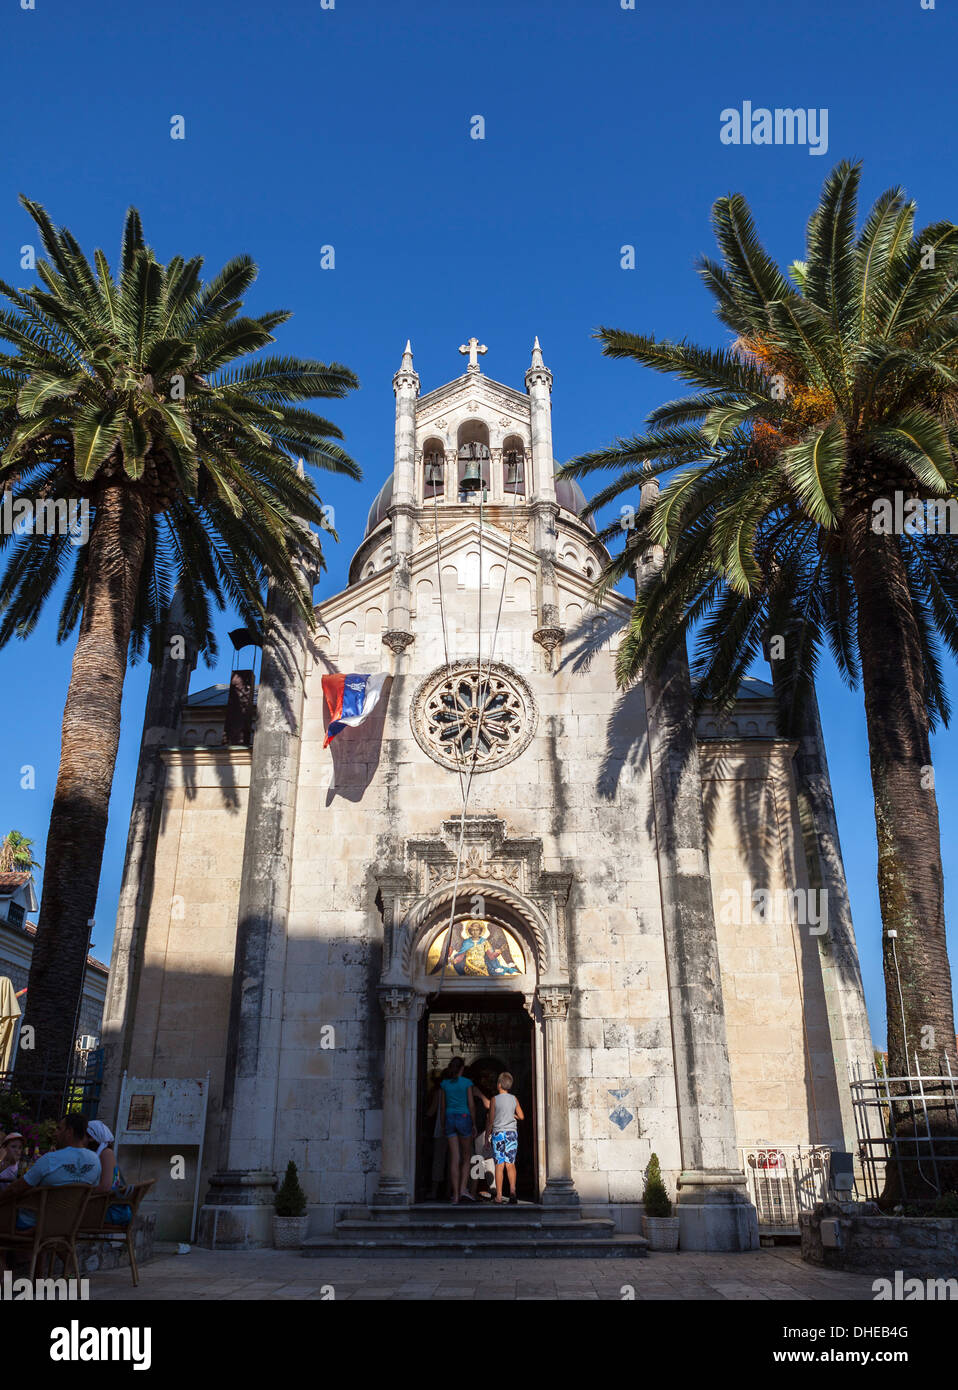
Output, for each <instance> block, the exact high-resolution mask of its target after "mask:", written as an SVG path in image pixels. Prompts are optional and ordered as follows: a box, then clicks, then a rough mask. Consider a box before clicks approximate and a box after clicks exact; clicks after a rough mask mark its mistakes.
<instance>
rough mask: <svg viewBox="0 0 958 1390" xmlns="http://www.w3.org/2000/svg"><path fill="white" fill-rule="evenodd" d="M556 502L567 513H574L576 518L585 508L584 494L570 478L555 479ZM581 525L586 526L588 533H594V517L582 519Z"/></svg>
mask: <svg viewBox="0 0 958 1390" xmlns="http://www.w3.org/2000/svg"><path fill="white" fill-rule="evenodd" d="M556 501H557V502H558V504H559V506H560V507H563V508H564V509H565V510H566V511H567V512H574V513H575V515H576V516H578V515H579V513H580V512H581V510H582V508H583V507H584V506H585V493H584V492H583V491H582V489H581V487H580V486H579V484H578V483H577V482H575V481H574V480H573V479H572V478H556ZM582 524H583V526H588V528H589V530H590V531H595V518H594V517H591V516H585V517H583V518H582Z"/></svg>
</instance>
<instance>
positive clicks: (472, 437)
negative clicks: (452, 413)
mask: <svg viewBox="0 0 958 1390" xmlns="http://www.w3.org/2000/svg"><path fill="white" fill-rule="evenodd" d="M457 445H458V449H457V457H458V466H459V475H458V479H459V501H460V502H468V501H469V500H470V498H472V497H473V496H475V495H476V494H477V493H488V491H489V485H490V464H491V456H490V453H489V430H488V427H487V426H486V425H484V424H483V423H482V421H481V420H467V421H465V423H464V424H462V425H460V427H459V433H458V436H457Z"/></svg>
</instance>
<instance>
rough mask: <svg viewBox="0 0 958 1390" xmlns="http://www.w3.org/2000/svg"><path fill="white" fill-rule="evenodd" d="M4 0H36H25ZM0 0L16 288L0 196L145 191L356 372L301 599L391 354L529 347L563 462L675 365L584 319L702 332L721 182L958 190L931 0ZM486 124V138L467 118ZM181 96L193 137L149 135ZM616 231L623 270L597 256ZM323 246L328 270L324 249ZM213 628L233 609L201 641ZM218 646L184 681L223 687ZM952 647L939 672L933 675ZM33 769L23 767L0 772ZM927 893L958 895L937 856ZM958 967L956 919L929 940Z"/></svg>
mask: <svg viewBox="0 0 958 1390" xmlns="http://www.w3.org/2000/svg"><path fill="white" fill-rule="evenodd" d="M25 2H26V0H25ZM35 3H36V8H35V9H33V10H23V9H22V8H20V7H18V5H17V3H16V0H8V3H7V4H6V5H4V6H3V10H2V15H0V76H2V82H0V104H2V114H3V126H4V131H5V139H4V161H3V165H2V168H0V276H2V277H3V278H4V279H8V280H12V281H13V282H14V283H16V284H23V283H25V282H26V280H27V279H28V276H27V273H26V272H24V271H22V270H21V269H20V247H21V246H22V245H23V244H24V243H26V242H30V241H32V240H34V237H33V234H32V224H31V223H30V221H29V219H28V218H27V217H26V214H25V213H24V212H23V211H22V209H20V208H19V206H18V204H17V202H16V197H17V194H18V193H19V192H24V193H26V194H27V195H28V196H30V197H32V198H36V199H38V200H39V201H40V202H42V203H44V204H45V205H46V207H47V208H48V210H49V211H50V213H51V215H52V216H53V218H54V220H55V221H57V222H65V223H66V224H67V225H69V226H70V228H71V229H72V231H73V232H74V233H75V234H76V235H77V236H78V237H79V239H80V241H81V242H82V244H83V245H84V246H85V247H86V248H87V249H88V250H91V251H92V248H93V247H94V246H103V248H104V249H105V250H106V251H107V254H108V255H109V257H110V259H111V260H113V259H114V258H115V255H116V251H117V247H118V243H119V236H120V229H121V225H122V218H123V213H124V210H125V209H126V207H127V206H128V205H129V204H130V203H133V204H135V205H136V206H137V207H138V208H139V209H140V211H141V213H142V215H143V219H144V224H145V229H146V234H147V237H148V239H149V240H150V241H151V242H152V244H153V245H154V246H155V247H156V250H157V253H158V254H159V256H160V257H161V258H162V259H167V258H168V257H169V256H171V255H173V254H175V253H182V254H184V255H193V254H200V253H201V254H203V255H204V256H205V257H206V263H207V268H208V269H209V270H210V271H211V272H212V271H213V270H215V269H217V268H218V267H219V265H220V264H221V263H222V262H223V261H224V260H226V259H227V258H228V257H229V256H231V255H234V254H236V253H239V252H247V253H249V254H250V255H252V256H253V257H254V259H255V260H256V261H257V262H258V264H259V266H260V279H259V282H258V284H257V285H256V286H255V287H254V290H253V292H252V294H251V296H250V301H249V302H250V305H251V307H252V308H253V309H254V310H257V311H262V310H265V309H267V308H276V307H284V308H289V309H292V310H294V311H295V317H294V319H293V320H292V322H291V323H289V324H288V325H286V327H285V328H283V329H281V330H279V333H280V337H279V350H283V351H289V352H296V353H300V354H302V355H307V356H314V357H319V358H323V359H326V360H337V361H340V362H344V363H346V364H347V365H348V366H350V367H351V368H352V369H353V370H354V371H355V372H356V373H357V374H358V376H359V378H360V381H361V383H362V389H361V390H360V391H359V392H357V393H356V394H355V395H354V396H353V397H351V398H350V399H349V400H348V401H346V402H343V403H340V404H333V405H332V406H331V408H330V412H329V413H330V414H331V415H332V416H333V418H335V419H336V420H337V422H338V423H339V424H340V425H341V426H342V428H343V429H344V431H345V433H346V445H347V448H348V449H349V450H350V452H351V453H352V454H353V456H354V457H355V458H356V459H357V460H358V461H359V462H360V463H361V465H362V468H363V471H364V479H363V482H362V483H361V484H358V485H357V484H354V483H349V484H346V483H338V482H337V481H335V480H326V479H320V484H319V485H320V491H321V494H322V496H323V498H324V501H327V502H329V503H331V504H332V505H333V506H334V507H335V508H336V519H337V525H338V529H339V532H340V536H341V544H340V545H339V546H338V547H337V546H332V547H330V550H329V553H328V566H329V568H328V573H327V575H326V576H324V580H323V584H322V586H321V589H320V591H319V594H320V595H322V594H324V593H325V594H329V593H333V592H335V591H336V590H338V589H339V588H341V587H342V585H343V582H344V578H345V569H346V565H347V564H348V560H349V557H350V555H351V554H352V551H353V550H354V549H355V546H356V544H357V543H358V541H359V539H360V537H361V535H362V529H363V523H364V519H365V515H366V511H367V509H368V506H369V503H370V501H371V499H372V497H373V495H374V493H375V491H376V489H377V488H378V487H379V485H380V483H381V482H382V480H383V479H384V477H385V476H386V474H387V472H388V471H389V469H390V468H391V462H392V458H391V451H392V430H393V397H392V391H391V387H390V380H391V377H392V373H393V372H394V371H395V370H396V367H397V366H398V364H399V358H400V354H401V350H402V347H403V344H404V343H405V340H406V338H407V337H411V338H412V342H413V348H414V351H415V354H416V367H417V369H418V371H419V374H420V377H421V379H422V386H423V391H427V390H430V389H431V388H432V387H434V386H437V385H440V384H441V383H443V382H444V381H447V380H449V379H451V378H452V377H454V376H456V375H458V374H459V373H460V371H461V370H462V361H463V360H462V358H460V356H459V354H458V352H457V348H458V345H459V344H460V343H461V342H464V341H465V340H466V339H467V338H468V337H469V336H470V335H471V334H473V333H475V334H476V335H478V336H479V338H480V340H481V341H482V342H484V343H486V344H488V346H489V352H488V354H487V356H486V357H485V358H484V359H483V363H482V365H483V370H484V371H486V372H487V373H488V374H489V375H491V376H493V377H495V378H497V379H499V380H501V381H504V382H507V383H509V384H511V385H514V386H517V387H519V388H520V389H521V388H522V375H523V372H524V370H525V368H526V366H527V365H528V361H529V350H530V346H531V343H532V339H533V336H534V335H535V334H538V335H539V337H540V339H541V342H542V346H543V351H544V354H545V359H546V362H547V363H548V365H549V366H550V367H551V368H552V370H553V372H554V374H555V387H554V398H553V404H554V416H553V424H554V439H555V447H556V454H557V456H558V457H559V458H560V459H563V460H564V459H567V458H570V457H572V456H573V455H575V454H577V453H579V452H582V451H584V450H586V449H590V448H594V447H596V446H598V445H600V444H602V443H606V442H608V441H610V440H611V439H612V438H613V437H614V436H616V435H617V434H620V433H631V432H632V431H633V430H636V429H638V428H640V426H641V424H642V421H643V419H644V416H645V414H646V413H647V411H648V410H649V409H651V408H652V407H653V406H654V405H656V404H658V403H660V401H661V400H663V399H665V398H667V396H669V395H671V394H678V392H674V393H672V392H670V383H669V382H668V381H667V380H666V379H663V378H659V377H657V376H655V375H654V374H653V373H651V372H645V371H641V370H640V369H638V368H637V367H635V366H634V365H630V364H627V363H611V362H608V361H606V360H605V359H603V358H602V356H601V354H600V352H599V349H598V346H597V344H596V343H595V342H594V340H593V339H592V337H591V334H592V332H593V330H594V328H595V327H596V326H597V325H598V324H606V325H612V326H615V327H622V328H627V329H631V330H634V331H642V332H655V333H657V334H659V335H663V336H671V337H682V336H686V335H687V336H689V337H692V338H695V339H697V340H699V341H703V342H708V343H714V344H719V343H721V342H724V341H725V331H724V329H723V328H722V326H721V325H720V324H719V323H718V322H717V320H716V319H715V318H714V316H713V314H712V310H711V302H710V299H709V297H708V295H707V294H706V292H705V290H704V288H703V287H701V286H700V284H699V282H698V280H697V278H696V276H695V273H694V269H693V266H694V260H695V257H696V255H698V254H699V253H701V252H709V253H711V252H712V251H713V242H712V237H711V233H710V229H709V210H710V207H711V205H712V203H713V201H714V200H715V198H716V197H718V196H720V195H721V194H723V193H726V192H728V191H730V190H739V191H741V192H743V193H745V195H746V196H747V197H748V199H749V201H750V203H751V205H752V207H753V210H754V212H755V214H756V218H757V221H758V225H759V228H760V230H761V233H762V235H763V238H764V240H765V243H766V245H767V246H768V247H769V249H770V250H771V251H772V252H773V254H775V255H776V256H777V257H779V259H780V260H782V261H783V262H788V261H790V260H792V259H794V258H795V257H796V256H799V255H800V254H801V252H802V238H803V231H804V225H805V220H806V217H807V215H808V212H809V210H810V209H811V207H812V205H813V203H814V201H815V199H816V197H817V194H818V192H819V189H820V186H821V183H822V181H823V179H824V177H825V175H826V174H827V172H828V170H829V169H830V168H831V167H832V165H833V164H834V163H835V162H836V161H837V160H839V159H840V158H844V157H849V158H862V159H864V161H865V173H864V183H863V205H864V204H869V203H870V202H871V201H872V199H873V198H874V197H875V196H877V194H878V193H879V192H881V191H882V190H883V189H884V188H886V187H888V186H889V185H892V184H896V183H901V184H904V185H905V187H906V188H907V189H908V191H909V193H910V194H912V195H913V196H914V197H916V198H917V199H918V203H919V217H920V219H921V221H922V222H930V221H932V220H933V219H936V218H939V217H952V218H954V217H955V216H956V213H958V208H956V206H955V202H954V179H953V172H952V171H953V169H954V167H955V133H954V132H955V127H956V97H955V85H954V53H955V51H956V31H958V21H956V18H955V13H954V7H953V6H951V5H948V4H947V3H945V0H939V3H938V5H937V7H936V8H935V9H933V10H925V9H923V8H922V7H921V3H920V0H869V3H868V4H867V5H866V4H865V3H863V2H862V0H857V2H856V3H854V4H853V3H848V0H831V2H830V3H825V0H810V2H809V3H806V4H804V5H801V6H774V7H771V6H769V5H768V4H767V3H761V4H759V3H741V0H740V2H739V3H736V4H732V5H717V4H715V3H714V0H712V3H707V4H706V3H702V0H673V3H670V4H667V5H660V4H655V5H653V4H650V3H648V0H636V8H635V10H623V9H622V8H621V4H620V0H598V2H597V0H581V2H580V3H557V2H555V0H553V3H549V4H545V3H542V0H540V2H539V3H531V0H513V2H512V3H510V4H506V3H492V2H491V0H486V3H483V4H482V5H480V4H478V3H464V0H445V3H442V4H440V3H437V0H418V3H415V4H397V3H385V0H374V2H373V3H360V0H335V8H334V9H321V8H320V0H285V3H283V4H270V3H269V2H268V0H230V3H229V4H227V3H225V0H221V2H220V3H210V2H209V0H191V3H189V4H185V5H174V6H151V7H149V8H147V7H143V6H134V7H132V8H131V7H130V5H129V3H128V0H84V3H83V4H82V5H77V4H76V3H75V0H35ZM745 100H748V101H751V103H752V105H753V106H754V107H760V106H765V107H772V108H774V107H776V106H778V107H798V106H801V107H805V108H810V107H813V108H816V109H818V108H823V107H824V108H827V110H828V135H829V147H828V151H827V153H826V154H824V155H823V156H816V155H813V154H810V153H809V151H808V149H807V148H803V147H798V146H795V147H791V148H789V147H776V146H771V147H768V146H754V145H752V146H738V147H736V146H729V145H724V144H722V143H721V141H720V140H719V129H720V113H721V111H722V110H723V109H725V108H729V107H736V108H741V105H742V103H743V101H745ZM475 115H482V116H483V118H484V120H485V139H484V140H481V141H480V140H473V139H471V138H470V120H471V118H472V117H473V116H475ZM174 116H182V117H183V118H184V120H185V123H186V139H185V140H182V141H174V140H171V139H170V122H171V118H172V117H174ZM625 244H631V245H634V247H635V249H636V262H637V263H636V268H635V269H634V270H632V271H625V270H622V269H621V268H620V254H619V253H620V247H621V246H623V245H625ZM324 245H332V246H333V247H334V248H335V269H333V270H326V271H324V270H321V269H320V263H319V251H320V247H321V246H324ZM229 626H231V623H230V621H229V617H228V616H226V617H224V619H223V621H222V624H221V629H222V631H223V633H225V631H226V630H227V628H228V627H229ZM53 630H54V614H53V613H52V612H51V614H50V617H49V619H48V620H45V621H44V622H43V623H42V624H41V625H40V627H39V628H38V629H37V631H36V632H35V633H34V635H33V636H32V637H31V638H30V639H29V641H27V642H26V643H17V644H15V645H14V646H12V647H10V648H8V649H7V650H6V651H4V652H2V653H0V684H2V688H3V691H4V713H5V719H4V726H5V731H6V735H7V737H6V738H5V739H4V740H3V746H2V748H0V828H3V829H6V828H7V827H10V826H15V827H16V828H18V829H20V830H22V831H24V832H25V833H26V834H29V835H31V836H33V837H34V839H35V840H36V841H37V844H38V846H39V847H40V853H39V856H38V857H40V858H41V859H42V846H43V843H44V840H45V836H46V829H47V822H48V818H49V812H50V805H51V801H52V795H53V788H54V783H55V779H56V768H57V758H58V752H59V728H60V720H61V717H62V706H63V699H64V696H65V693H66V688H67V682H68V678H69V669H70V659H71V649H70V648H69V647H65V648H58V647H57V646H56V645H55V642H54V636H53ZM228 668H229V658H228V656H227V657H225V658H224V660H223V662H222V663H221V665H220V668H219V669H218V670H217V671H215V672H213V673H210V674H207V673H206V672H205V671H204V670H203V668H201V669H200V670H199V671H198V672H197V673H196V676H195V677H194V686H195V687H197V686H201V685H204V684H207V683H209V682H211V681H213V680H215V679H223V678H224V673H225V672H226V671H227V670H228ZM954 674H955V673H954V669H953V668H951V669H950V676H951V678H952V679H951V685H952V689H953V690H954V685H955V682H954V679H953V678H954ZM145 685H146V668H145V667H144V666H140V667H138V668H135V669H133V670H131V672H130V674H129V677H128V681H127V690H126V699H125V705H124V725H123V737H122V742H121V747H120V756H119V761H118V764H117V774H116V782H115V787H114V793H113V803H112V817H111V823H110V831H109V838H108V842H107V848H106V855H105V859H104V867H103V875H102V880H101V890H100V899H99V903H98V907H97V926H96V929H95V932H94V946H95V950H96V953H97V954H98V955H100V956H101V957H102V958H108V954H109V948H110V940H111V936H112V930H113V921H114V916H115V911H116V901H117V895H118V890H119V882H120V875H121V871H122V862H123V852H124V845H125V836H126V829H125V821H126V817H127V812H128V808H129V804H130V798H131V794H132V782H133V774H134V769H135V762H136V754H137V747H138V741H139V730H140V720H141V716H142V707H143V699H144V694H145ZM821 704H822V714H823V720H824V724H825V733H826V739H827V743H828V753H829V760H830V765H831V772H832V779H833V784H834V788H835V795H836V800H837V806H838V815H839V822H840V827H841V833H842V842H843V849H844V854H845V863H846V869H847V872H848V879H849V886H850V891H851V899H852V909H853V914H854V918H855V924H856V929H857V934H858V941H859V949H860V952H861V956H862V962H863V969H864V973H865V980H866V989H867V994H868V1003H869V1010H870V1013H871V1018H872V1027H873V1032H874V1035H875V1038H876V1040H880V1039H881V1038H882V1037H883V1035H884V1000H883V988H882V982H881V965H880V919H879V913H878V901H877V891H876V888H875V840H874V828H873V819H872V799H871V788H870V782H869V775H868V760H867V745H866V739H865V728H864V717H863V713H862V707H861V699H860V696H859V695H857V694H849V693H848V692H847V691H845V690H844V689H843V688H842V686H841V685H840V683H839V682H838V680H837V677H836V676H835V674H834V672H833V671H832V670H831V669H830V668H826V670H825V672H824V675H823V679H822V682H821ZM934 758H935V765H936V774H937V786H938V794H939V805H940V808H941V820H942V845H943V851H944V857H945V865H946V874H947V873H948V870H949V867H950V863H949V861H951V860H952V859H953V849H954V845H955V839H956V828H958V795H956V792H955V786H956V780H958V778H956V774H958V743H956V734H954V733H947V732H946V733H944V734H942V735H939V736H937V737H936V739H935V742H934ZM28 762H29V763H32V764H33V765H35V767H36V770H37V777H36V789H35V790H33V791H22V790H21V789H20V785H19V783H20V771H19V770H20V768H21V766H22V765H23V764H24V763H28ZM946 891H947V906H948V907H950V908H951V909H952V913H951V915H952V916H953V915H954V908H955V904H956V902H958V897H956V893H958V889H956V885H955V882H954V877H953V875H952V876H951V878H949V879H948V880H947V882H946ZM951 949H952V958H953V960H958V933H954V932H953V933H952V937H951Z"/></svg>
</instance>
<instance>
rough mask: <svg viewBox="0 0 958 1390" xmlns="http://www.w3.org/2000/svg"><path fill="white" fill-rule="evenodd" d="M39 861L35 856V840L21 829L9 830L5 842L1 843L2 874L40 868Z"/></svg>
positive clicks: (0, 863)
mask: <svg viewBox="0 0 958 1390" xmlns="http://www.w3.org/2000/svg"><path fill="white" fill-rule="evenodd" d="M39 867H40V865H39V863H38V862H37V860H36V859H34V857H33V841H32V840H28V839H27V837H26V835H22V834H21V833H20V831H19V830H8V831H7V834H6V837H5V839H4V841H3V844H0V874H10V873H17V872H24V871H29V870H30V869H38V868H39Z"/></svg>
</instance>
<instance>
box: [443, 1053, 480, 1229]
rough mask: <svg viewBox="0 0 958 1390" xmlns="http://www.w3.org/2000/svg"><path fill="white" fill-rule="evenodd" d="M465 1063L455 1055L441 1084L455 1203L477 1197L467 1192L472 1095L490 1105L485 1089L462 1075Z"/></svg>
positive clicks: (473, 1128) (472, 1135) (472, 1132)
mask: <svg viewBox="0 0 958 1390" xmlns="http://www.w3.org/2000/svg"><path fill="white" fill-rule="evenodd" d="M465 1065H466V1063H465V1061H464V1060H463V1058H462V1057H453V1059H452V1061H451V1062H450V1063H449V1065H448V1067H447V1068H446V1074H445V1076H444V1077H443V1079H442V1081H441V1082H440V1083H439V1084H440V1087H441V1089H442V1096H441V1099H440V1101H439V1117H440V1120H441V1121H442V1124H443V1129H444V1132H445V1135H446V1138H447V1139H448V1141H449V1181H450V1183H451V1185H452V1200H453V1202H458V1201H459V1199H460V1197H465V1199H466V1201H467V1202H474V1201H475V1200H476V1199H475V1197H473V1196H472V1195H471V1193H469V1192H467V1191H466V1189H467V1187H468V1186H469V1160H470V1158H471V1156H472V1141H473V1139H474V1138H475V1134H476V1106H475V1101H474V1099H473V1097H474V1096H475V1095H478V1096H479V1098H480V1100H482V1102H483V1104H484V1105H488V1104H489V1102H488V1101H487V1100H486V1098H485V1096H483V1094H482V1092H481V1091H476V1089H475V1087H474V1086H473V1084H472V1082H471V1081H470V1080H469V1078H468V1076H463V1074H462V1073H463V1070H464V1068H465Z"/></svg>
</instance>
